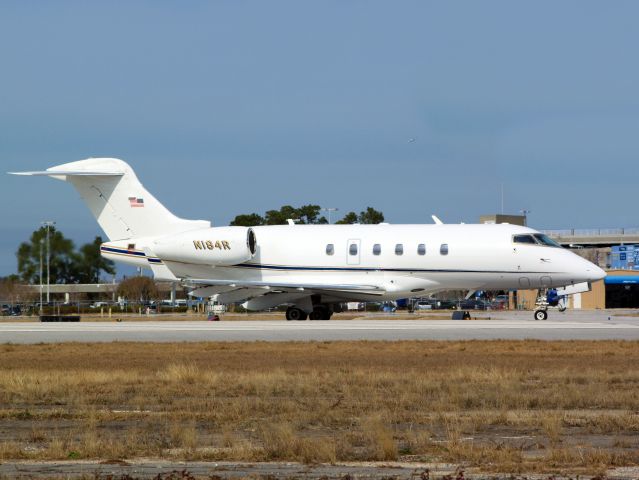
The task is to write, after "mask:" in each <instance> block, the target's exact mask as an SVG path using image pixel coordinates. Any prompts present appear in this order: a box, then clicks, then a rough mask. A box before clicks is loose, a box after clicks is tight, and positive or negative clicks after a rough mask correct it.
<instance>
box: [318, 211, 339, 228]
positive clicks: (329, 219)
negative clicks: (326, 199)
mask: <svg viewBox="0 0 639 480" xmlns="http://www.w3.org/2000/svg"><path fill="white" fill-rule="evenodd" d="M322 210H324V211H325V212H328V224H329V225H330V224H331V213H332V212H337V211H339V208H335V207H328V208H322Z"/></svg>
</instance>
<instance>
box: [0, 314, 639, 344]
mask: <svg viewBox="0 0 639 480" xmlns="http://www.w3.org/2000/svg"><path fill="white" fill-rule="evenodd" d="M526 313H527V314H526V315H523V314H522V313H520V312H513V313H509V312H505V313H503V314H500V315H498V316H496V317H495V316H489V315H488V314H484V315H483V316H481V317H478V318H476V319H473V320H407V319H393V318H392V317H391V318H389V319H376V318H363V319H358V320H330V321H305V322H287V321H286V320H254V321H220V322H207V321H142V322H140V321H132V322H129V321H124V322H104V321H102V322H79V323H39V322H0V343H59V342H112V341H122V342H200V341H267V342H276V341H332V340H475V339H477V340H495V339H510V340H519V339H539V340H639V317H633V316H619V315H615V314H610V313H609V312H601V311H600V312H566V313H565V314H559V313H555V314H554V315H552V316H551V318H550V319H549V320H547V321H535V320H533V319H532V318H530V317H531V314H530V313H529V312H526Z"/></svg>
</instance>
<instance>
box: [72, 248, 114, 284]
mask: <svg viewBox="0 0 639 480" xmlns="http://www.w3.org/2000/svg"><path fill="white" fill-rule="evenodd" d="M102 243H103V240H102V237H100V236H97V237H95V239H94V240H93V242H91V243H86V244H84V245H82V247H80V251H79V255H78V256H77V264H76V276H77V279H78V282H79V283H100V273H101V272H105V273H108V274H109V275H115V264H114V263H113V262H112V261H111V260H109V259H108V258H104V257H103V256H102V255H100V245H102Z"/></svg>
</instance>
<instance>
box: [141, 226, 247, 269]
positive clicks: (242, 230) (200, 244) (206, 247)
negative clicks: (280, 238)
mask: <svg viewBox="0 0 639 480" xmlns="http://www.w3.org/2000/svg"><path fill="white" fill-rule="evenodd" d="M151 249H152V250H153V253H154V254H155V255H157V256H158V257H159V258H160V259H162V260H168V261H171V260H173V261H176V262H186V263H197V264H204V265H219V266H227V265H235V264H238V263H244V262H246V261H247V260H250V259H251V258H253V255H255V251H256V249H257V241H256V238H255V232H253V229H252V228H248V227H213V228H206V229H202V230H192V231H189V232H183V233H178V234H176V235H169V236H167V237H162V238H159V239H157V240H156V241H155V242H153V245H152V246H151Z"/></svg>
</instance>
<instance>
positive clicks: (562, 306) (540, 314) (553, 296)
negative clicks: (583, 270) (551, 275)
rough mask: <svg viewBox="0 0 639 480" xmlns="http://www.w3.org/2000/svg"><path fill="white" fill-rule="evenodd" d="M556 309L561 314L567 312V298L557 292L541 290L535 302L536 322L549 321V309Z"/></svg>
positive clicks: (538, 291) (552, 289) (551, 289)
mask: <svg viewBox="0 0 639 480" xmlns="http://www.w3.org/2000/svg"><path fill="white" fill-rule="evenodd" d="M549 308H556V309H557V310H559V311H560V312H563V311H565V310H566V297H565V296H562V295H558V294H557V290H555V289H554V288H550V289H539V290H537V300H536V301H535V313H534V316H535V320H547V319H548V309H549Z"/></svg>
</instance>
